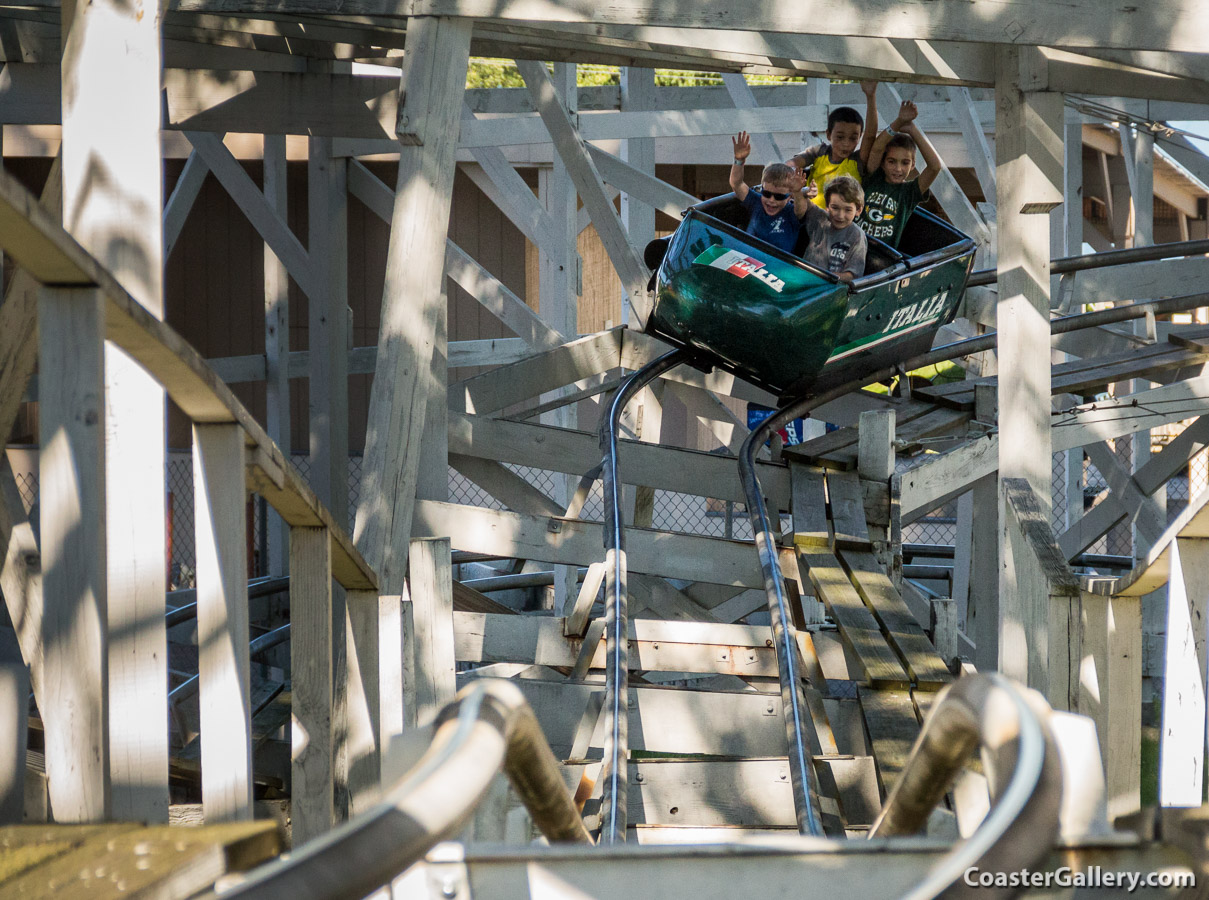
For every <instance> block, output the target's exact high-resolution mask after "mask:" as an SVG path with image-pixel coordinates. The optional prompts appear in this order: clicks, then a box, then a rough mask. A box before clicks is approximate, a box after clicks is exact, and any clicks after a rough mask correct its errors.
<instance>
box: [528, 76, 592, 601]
mask: <svg viewBox="0 0 1209 900" xmlns="http://www.w3.org/2000/svg"><path fill="white" fill-rule="evenodd" d="M576 72H577V67H576V66H575V65H574V64H568V63H555V64H554V78H553V82H554V89H555V92H556V93H557V95H558V100H559V102H560V103H561V104H562V105H563V107H564V108H565V109H566V110H567V112H568V113H569V114H570V115H572V116H574V115H576V114H577V113H578V111H579V89H578V88H577V87H576ZM537 185H538V197H539V199H540V200H541V201H542V205H543V206H544V207H545V209H546V214H547V215H548V216H549V218H550V222H551V224H552V226H553V227H552V231H553V237H554V238H555V241H556V243H554V244H552V245H550V246H548V247H542V248H540V249H541V250H542V254H541V261H540V270H539V283H538V296H539V298H540V302H541V314H542V318H543V319H544V320H545V321H546V323H547V324H548V325H549V326H550V327H551V328H553V329H554V330H555V331H557V332H558V333H560V334H561V335H562V336H563V337H564V339H569V340H574V339H575V336H576V335H577V334H579V324H578V315H579V295H580V293H581V290H582V286H581V271H582V266H583V262H582V260H581V259H580V256H579V251H578V249H577V240H578V229H577V227H576V223H577V219H578V216H577V208H578V201H577V195H576V192H575V185H574V183H573V182H572V181H571V176H570V173H569V172H568V171H567V164H566V162H564V161H563V159H562V157H561V156H559V155H558V154H557V153H556V154H555V155H554V159H553V161H552V163H551V166H550V168H549V169H545V168H543V169H541V170H539V171H538V181H537ZM565 393H568V390H567V389H563V390H562V391H559V392H555V395H558V394H565ZM543 399H547V400H548V399H552V397H551V396H550V395H547V396H545V397H544V398H543ZM576 421H577V416H576V408H575V405H574V404H569V405H567V406H562V407H560V408H558V409H556V410H553V411H551V412H548V413H546V414H545V415H543V416H542V422H543V423H544V424H547V425H556V426H558V427H560V428H574V427H575V425H576ZM577 481H578V479H576V478H575V477H574V476H564V477H562V478H559V479H557V481H556V485H557V489H556V490H555V491H554V500H555V502H556V503H558V505H559V506H560V507H563V508H566V506H567V504H568V503H569V502H570V499H571V495H572V494H573V493H574V491H575V485H576V483H577ZM576 582H577V579H576V571H575V568H574V567H567V566H556V567H555V569H554V614H555V615H556V616H561V615H564V614H565V612H566V609H567V605H568V604H569V603H571V602H574V598H575V588H576Z"/></svg>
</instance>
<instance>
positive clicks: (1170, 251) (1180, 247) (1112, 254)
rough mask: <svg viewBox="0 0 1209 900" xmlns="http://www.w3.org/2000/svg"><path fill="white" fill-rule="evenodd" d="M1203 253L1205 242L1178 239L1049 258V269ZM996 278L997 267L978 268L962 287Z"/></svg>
mask: <svg viewBox="0 0 1209 900" xmlns="http://www.w3.org/2000/svg"><path fill="white" fill-rule="evenodd" d="M1205 253H1209V241H1204V240H1202V241H1179V242H1177V243H1172V244H1153V245H1151V246H1149V247H1130V248H1128V249H1125V250H1106V251H1104V252H1103V253H1087V254H1084V255H1082V256H1063V257H1060V258H1058V259H1051V260H1050V264H1049V271H1050V274H1051V275H1066V274H1068V273H1070V272H1082V271H1084V270H1086V269H1104V268H1107V267H1108V266H1123V265H1126V264H1128V263H1136V262H1149V261H1151V260H1156V259H1172V258H1174V257H1177V256H1201V255H1203V254H1205ZM998 280H999V273H998V270H996V269H979V270H978V271H977V272H972V273H970V280H969V281H968V282H966V286H967V287H978V286H980V285H984V284H994V283H995V282H996V281H998Z"/></svg>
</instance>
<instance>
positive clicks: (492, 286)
mask: <svg viewBox="0 0 1209 900" xmlns="http://www.w3.org/2000/svg"><path fill="white" fill-rule="evenodd" d="M445 273H446V274H447V275H448V276H449V277H450V278H452V279H453V280H454V282H455V283H456V284H457V285H458V286H459V287H461V288H462V290H464V291H466V293H468V294H470V296H472V297H474V299H476V300H477V301H479V303H481V304H482V305H483V306H484V307H485V308H486V309H487V310H488V311H490V312H491V313H492V314H493V315H494V316H495V317H496V318H497V319H499V320H500V321H501V322H502V323H504V324H505V325H507V326H508V327H509V328H510V329H512V332H513V333H514V334H516V335H517V336H518V337H520V338H521V339H522V340H523V341H524V342H525V343H526V344H528V345H529V346H531V347H536V348H546V347H554V346H557V345H559V344H561V343H563V342H564V340H565V338H564V337H563V335H562V334H560V333H559V332H558V331H556V330H555V329H553V328H551V327H550V326H549V325H548V324H546V322H545V320H543V319H542V318H541V317H540V316H538V315H537V313H535V312H533V310H532V309H531V308H530V307H529V306H528V305H527V304H526V303H525V301H524V300H522V299H521V298H520V297H518V296H517V295H516V294H514V293H512V291H510V290H508V288H507V287H505V286H504V284H503V283H502V282H501V281H500V280H499V279H497V278H496V277H495V276H493V275H492V274H491V273H490V272H488V271H487V270H486V269H484V268H483V267H482V266H481V265H479V264H478V263H477V262H476V261H475V260H473V259H471V257H470V254H468V253H467V252H466V251H465V250H463V249H462V248H461V247H459V246H458V245H457V244H455V243H453V242H452V241H447V242H446V244H445Z"/></svg>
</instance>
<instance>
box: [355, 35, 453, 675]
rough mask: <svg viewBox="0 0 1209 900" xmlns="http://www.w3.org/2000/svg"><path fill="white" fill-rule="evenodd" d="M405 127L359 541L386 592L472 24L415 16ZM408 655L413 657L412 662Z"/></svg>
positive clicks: (404, 506) (419, 434) (434, 302)
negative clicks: (416, 17)
mask: <svg viewBox="0 0 1209 900" xmlns="http://www.w3.org/2000/svg"><path fill="white" fill-rule="evenodd" d="M408 30H409V32H410V34H409V37H408V42H409V45H414V46H412V47H411V50H410V51H409V53H408V54H407V56H406V57H405V58H404V61H403V75H402V80H401V88H400V89H401V90H404V91H406V98H405V100H404V102H403V103H402V104H401V107H402V108H401V110H400V121H399V131H400V140H401V142H402V143H403V144H404V146H402V147H401V149H400V155H399V174H398V182H397V189H396V193H395V204H394V214H393V216H392V220H391V233H390V246H389V250H388V254H387V268H386V279H385V287H384V290H383V302H382V323H381V326H380V329H379V339H378V360H377V369H376V371H375V374H374V382H373V388H372V391H371V394H370V407H369V415H368V421H369V426H368V430H367V433H366V442H365V459H364V463H363V466H364V475H363V477H362V484H361V503H360V505H359V506H358V508H357V523H356V528H355V530H354V540H355V541H356V543H357V546H358V548H359V549H360V550H361V552H362V554H363V555H365V557H366V559H367V560H368V561H369V562H370V565H371V566H373V568H374V569H375V571H376V572H377V573H378V575H379V581H380V584H379V588H380V591H381V593H384V594H392V595H400V596H401V595H403V593H404V591H405V584H404V578H405V576H406V572H407V554H408V547H409V543H410V539H411V519H412V512H413V509H414V503H415V497H416V490H417V487H418V484H419V477H420V455H421V452H422V447H421V444H422V442H423V436H424V420H425V415H426V410H427V406H428V403H429V401H430V399H431V400H432V402H434V403H440V402H441V399H442V398H440V397H432V398H430V396H429V394H430V392H431V388H432V385H431V384H430V382H431V376H432V361H433V355H434V350H435V349H436V345H437V341H438V339H439V340H440V342H441V347H440V350H441V351H442V352H441V356H442V357H443V356H444V339H445V324H444V317H445V296H444V291H443V287H444V269H445V266H444V261H445V253H444V250H445V241H446V234H447V231H448V227H449V208H450V198H451V196H452V193H453V175H454V154H455V150H456V147H455V144H456V137H455V135H456V131H457V123H458V120H459V119H460V114H461V108H462V98H463V96H464V93H465V89H466V68H467V64H468V61H469V56H470V32H471V23H469V22H467V21H464V20H463V21H453V20H448V19H429V18H418V19H413V20H411V21H410V22H409V29H408ZM405 663H406V661H405Z"/></svg>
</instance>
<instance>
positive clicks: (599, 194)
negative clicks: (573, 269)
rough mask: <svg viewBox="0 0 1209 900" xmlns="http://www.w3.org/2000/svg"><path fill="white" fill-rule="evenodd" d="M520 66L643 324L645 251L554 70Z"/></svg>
mask: <svg viewBox="0 0 1209 900" xmlns="http://www.w3.org/2000/svg"><path fill="white" fill-rule="evenodd" d="M517 68H518V69H520V72H521V76H522V77H523V78H524V79H525V85H526V87H528V89H529V92H530V94H532V95H533V100H534V103H536V104H537V107H538V109H539V111H540V115H541V117H542V121H543V122H544V123H545V125H546V128H547V129H548V130H549V132H550V137H551V139H552V140H553V142H554V146H555V149H556V150H557V151H558V155H559V157H560V158H561V159H562V160H563V162H564V163H565V164H566V166H567V174H568V175H569V176H570V178H571V181H572V182H573V183H574V184H575V188H576V190H577V191H578V192H579V196H580V199H581V200H582V201H583V204H584V206H586V207H587V208H588V212H589V214H590V215H591V217H592V223H593V224H594V225H595V226H596V233H597V234H598V235H599V237H600V240H601V243H602V244H604V248H605V252H606V253H608V255H609V260H610V261H611V262H612V263H613V268H614V269H616V271H617V275H618V277H619V278H620V279H621V285H622V288H623V289H624V290H625V292H626V295H627V297H628V299H629V302H630V308H631V309H632V310H633V311H634V315H635V316H636V317H637V325H638V326H639V327H643V326H645V324H646V317H647V315H648V314H649V312H650V298H649V297H648V296H647V290H646V282H647V278H648V276H649V273H648V271H647V268H646V266H645V265H644V264H643V262H642V256H641V254H640V253H639V252H638V251H637V250H636V249H635V248H634V247H633V245H631V244H630V242H629V238H628V237H627V236H626V233H625V230H624V229H623V228H622V226H621V219H620V218H619V217H618V214H617V210H616V209H615V208H614V207H613V204H612V202H610V201H609V199H608V198H607V196H606V195H605V191H604V183H603V182H602V180H601V178H600V173H599V172H598V171H597V170H596V165H595V163H593V162H592V158H591V156H590V155H589V154H588V152H587V148H586V147H585V145H584V143H583V140H582V139H581V138H580V136H579V135H578V133H577V131H576V128H575V125H574V124H573V123H572V121H571V118H570V116H569V114H568V112H567V110H566V109H565V108H564V107H563V106H562V105H561V104H560V102H559V99H558V95H557V93H556V91H555V88H554V82H553V81H552V80H551V78H550V74H549V73H548V72H547V71H546V68H545V66H544V65H542V64H541V63H537V62H534V61H532V60H517Z"/></svg>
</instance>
